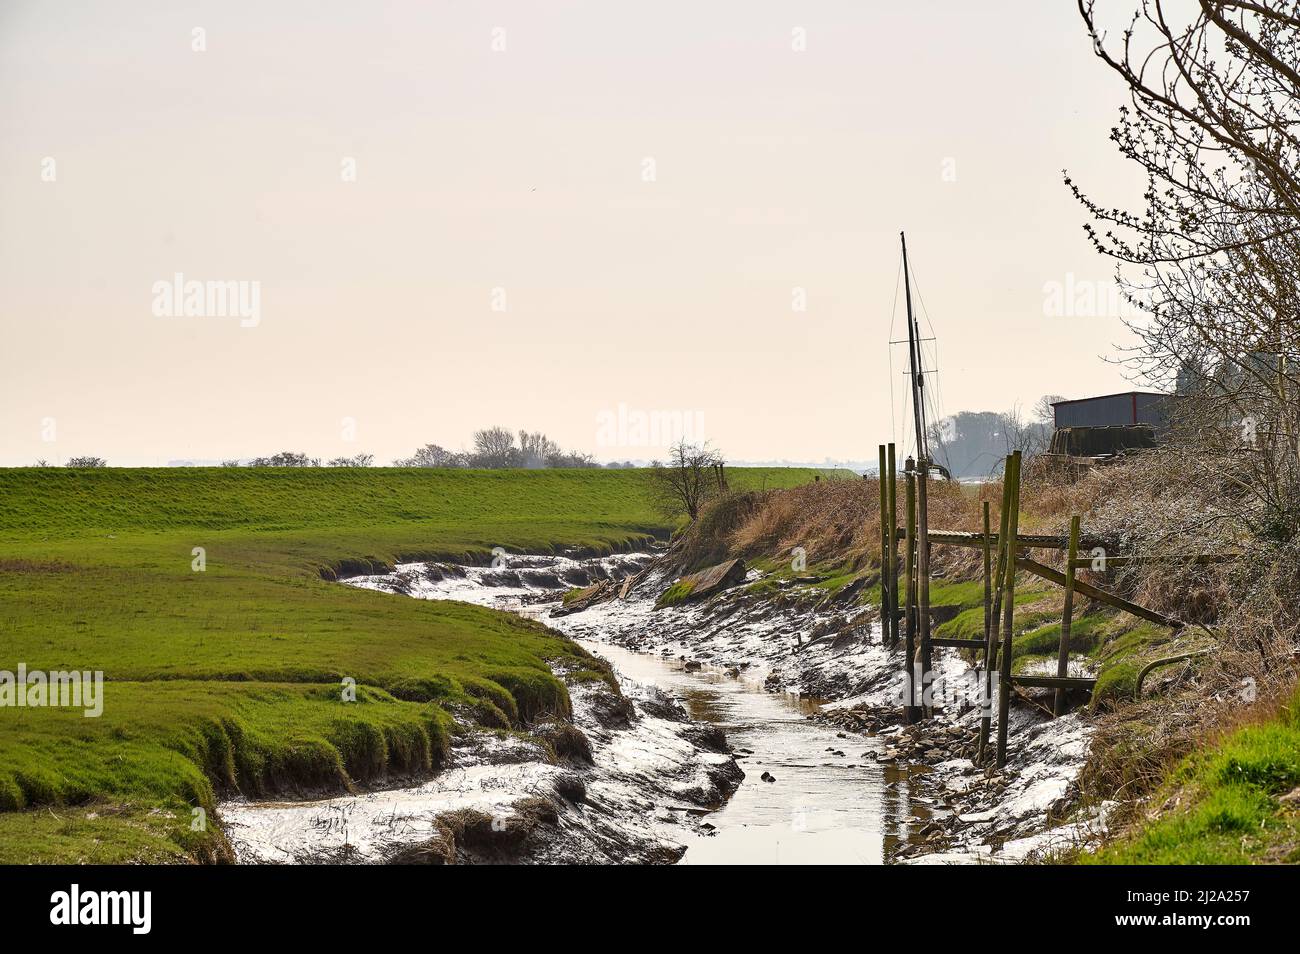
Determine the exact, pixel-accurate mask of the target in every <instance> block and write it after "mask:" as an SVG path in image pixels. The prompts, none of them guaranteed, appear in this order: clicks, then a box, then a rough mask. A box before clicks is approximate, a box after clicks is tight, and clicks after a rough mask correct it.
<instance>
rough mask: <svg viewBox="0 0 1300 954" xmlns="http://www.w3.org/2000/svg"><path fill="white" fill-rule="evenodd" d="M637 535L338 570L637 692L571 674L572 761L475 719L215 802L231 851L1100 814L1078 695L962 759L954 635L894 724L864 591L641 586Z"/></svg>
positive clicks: (827, 842)
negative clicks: (468, 615) (313, 787)
mask: <svg viewBox="0 0 1300 954" xmlns="http://www.w3.org/2000/svg"><path fill="white" fill-rule="evenodd" d="M654 559H655V555H654V554H648V553H631V554H618V555H614V556H610V557H604V558H600V559H585V560H584V559H578V558H571V557H565V556H559V557H555V556H510V557H507V558H506V559H505V560H504V565H498V566H485V567H476V566H457V565H452V564H438V563H432V564H405V565H402V566H399V567H397V569H396V571H395V572H394V573H391V574H385V575H379V576H369V577H356V578H353V579H350V580H348V581H347V582H348V583H349V584H351V585H356V586H362V587H367V588H372V589H381V590H386V591H391V592H398V593H404V594H407V595H410V596H413V597H417V598H423V599H453V600H461V601H465V602H471V603H477V604H479V605H485V606H492V607H495V608H499V609H505V610H511V611H514V612H518V613H521V614H523V615H527V616H531V617H537V618H540V619H542V620H543V621H544V622H546V623H547V624H548V625H550V626H553V627H555V628H556V629H559V630H561V631H563V632H565V633H567V634H569V635H570V636H572V637H574V638H575V639H577V640H578V641H579V642H581V643H582V644H583V645H584V646H585V647H586V648H587V649H589V650H591V651H592V652H595V653H597V654H599V655H603V656H605V657H606V658H607V659H608V660H609V661H610V662H611V663H612V664H613V665H614V667H615V670H616V671H617V673H618V678H619V684H620V686H621V688H622V690H623V694H624V696H625V697H626V698H627V699H628V700H629V701H630V703H631V712H630V714H628V717H627V718H626V721H623V720H621V719H615V720H614V722H613V723H611V721H610V718H609V713H608V710H609V708H610V707H609V704H608V700H604V701H598V700H596V699H594V698H592V697H590V694H589V693H588V692H587V690H584V689H581V688H575V689H574V690H573V696H574V723H575V725H577V726H578V727H579V728H580V729H582V731H583V732H584V733H586V735H587V736H588V738H589V739H590V741H591V749H592V757H593V763H592V764H590V765H574V764H565V765H555V764H551V763H550V762H548V761H547V760H546V757H545V756H546V753H545V752H543V751H541V749H540V748H539V747H535V746H532V747H530V745H529V743H528V742H527V740H526V739H524V740H521V739H519V738H507V739H502V738H500V737H499V736H498V735H493V734H490V733H474V734H472V735H471V736H469V737H468V738H463V739H461V740H459V743H458V745H457V747H456V749H455V752H454V756H453V759H452V765H451V767H450V768H449V769H448V770H446V771H444V772H443V773H441V774H440V775H438V776H437V777H436V778H434V779H432V780H429V781H426V782H424V783H423V784H420V785H418V786H413V787H409V788H402V789H395V790H393V791H384V792H375V793H369V794H365V795H359V796H352V797H346V798H336V799H329V800H324V801H319V802H311V803H278V804H274V805H268V804H265V803H247V802H231V803H226V804H225V805H223V806H222V817H223V820H224V821H225V823H226V825H227V827H228V829H229V830H230V836H231V841H232V843H233V844H234V845H235V849H236V853H237V855H238V857H239V858H240V860H244V861H313V860H329V861H333V860H357V861H377V862H381V861H412V860H414V861H435V862H443V861H469V862H476V861H536V862H564V861H605V862H619V861H633V862H636V861H660V862H662V861H675V860H679V859H680V860H684V861H685V862H686V863H709V862H725V863H745V862H756V863H774V862H783V861H784V862H817V863H829V862H842V863H880V862H882V861H891V860H907V861H912V862H931V863H963V862H966V863H969V862H988V861H992V862H998V861H1006V862H1011V861H1021V860H1024V859H1026V858H1029V857H1034V856H1036V855H1037V854H1041V853H1042V852H1044V851H1051V850H1054V849H1056V848H1059V847H1063V846H1066V845H1068V844H1072V843H1075V842H1079V841H1087V840H1089V839H1091V838H1093V837H1095V836H1096V834H1097V833H1098V831H1099V826H1100V825H1101V823H1102V822H1103V821H1104V818H1103V817H1101V816H1100V815H1099V816H1097V817H1091V818H1085V819H1082V820H1080V819H1075V818H1071V817H1070V813H1071V806H1072V804H1073V797H1074V792H1073V788H1072V786H1073V784H1074V779H1075V778H1076V776H1077V774H1078V771H1079V769H1080V768H1081V766H1082V764H1083V760H1084V758H1085V756H1086V753H1087V746H1088V741H1089V737H1090V730H1089V728H1088V726H1087V725H1086V723H1085V722H1084V721H1083V720H1082V719H1080V718H1079V717H1078V716H1074V715H1072V716H1067V717H1065V718H1063V719H1059V720H1055V721H1050V720H1047V719H1045V717H1044V716H1043V714H1042V713H1041V712H1038V711H1037V710H1035V709H1034V708H1033V707H1031V706H1017V707H1015V708H1013V727H1012V731H1011V746H1010V753H1011V759H1010V762H1009V764H1008V766H1007V767H1006V769H1005V770H1003V771H1002V772H991V771H989V770H986V769H984V768H982V767H979V766H976V765H975V763H974V762H973V761H972V756H973V754H974V744H975V739H976V737H977V733H978V719H979V711H978V709H977V705H976V703H977V696H976V689H977V687H976V684H975V680H974V678H973V675H972V673H971V671H970V669H969V667H968V666H967V665H966V663H965V662H964V661H963V660H962V659H961V658H960V657H959V656H958V654H957V653H956V652H953V651H949V650H940V651H938V652H937V654H936V680H935V683H934V688H933V693H934V698H935V699H936V700H942V704H941V705H940V706H939V710H940V711H938V712H937V714H936V717H935V719H933V720H931V721H930V722H928V723H927V724H926V726H925V727H924V729H919V728H904V727H903V726H901V725H899V724H898V714H899V706H900V702H899V700H900V697H901V688H902V678H901V674H900V673H899V671H898V670H899V665H900V658H899V654H898V653H897V652H892V653H891V652H888V651H886V650H885V649H884V648H883V647H882V646H881V645H880V644H879V635H878V627H877V619H876V616H875V613H874V612H873V611H871V610H869V609H864V608H863V607H860V606H855V605H853V600H852V599H851V598H840V599H835V598H825V599H822V600H820V601H819V602H817V603H814V602H812V601H809V600H799V599H780V598H778V599H774V598H773V594H772V593H770V592H768V593H753V592H749V591H746V590H745V589H744V588H743V587H733V588H731V589H728V590H725V591H724V592H722V593H720V594H718V595H716V596H714V597H712V598H709V599H707V600H702V601H700V602H698V603H688V604H685V605H681V606H675V607H668V608H662V609H656V608H655V606H654V599H655V597H656V596H657V595H658V594H659V593H660V592H661V591H662V590H663V589H664V588H665V587H666V586H667V585H668V583H669V582H671V580H669V579H666V578H664V577H663V576H662V575H660V574H659V572H658V571H657V569H656V568H655V567H654V565H653V561H654ZM498 562H501V561H498ZM638 573H640V574H641V579H640V582H639V583H638V584H637V586H636V588H635V589H634V590H633V591H632V592H631V593H629V594H627V595H626V598H621V599H611V600H608V601H605V602H599V603H597V604H596V605H593V606H590V607H589V608H586V609H584V610H582V611H581V612H578V613H574V614H571V615H568V614H565V612H564V610H563V608H562V607H561V604H560V595H561V593H562V592H564V591H565V590H568V589H571V588H575V587H584V586H588V585H590V584H593V583H597V582H599V581H601V580H609V581H621V580H625V579H627V578H628V577H631V576H634V575H636V574H638ZM756 578H757V574H755V573H754V572H753V571H751V572H750V576H749V580H750V581H753V580H754V579H756ZM611 695H612V694H611ZM719 730H720V731H719ZM723 733H725V736H726V740H727V742H724V741H723ZM728 743H729V747H730V749H731V750H732V752H734V756H733V754H732V753H730V752H728ZM739 766H743V782H742V772H741V770H740V768H739ZM737 786H738V787H737ZM733 792H734V794H733ZM1067 818H1069V819H1070V823H1069V824H1062V822H1063V821H1064V820H1066V819H1067ZM683 856H684V857H683Z"/></svg>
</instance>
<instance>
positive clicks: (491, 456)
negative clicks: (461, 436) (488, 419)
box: [470, 427, 522, 468]
mask: <svg viewBox="0 0 1300 954" xmlns="http://www.w3.org/2000/svg"><path fill="white" fill-rule="evenodd" d="M470 460H471V466H474V467H493V468H501V467H518V466H519V465H520V463H521V462H522V458H521V457H520V453H519V448H518V447H516V446H515V435H514V434H512V433H511V432H510V431H508V430H506V429H505V428H504V427H485V428H483V429H482V430H480V431H475V432H474V454H473V456H472V457H471V458H470Z"/></svg>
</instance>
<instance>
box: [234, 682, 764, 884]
mask: <svg viewBox="0 0 1300 954" xmlns="http://www.w3.org/2000/svg"><path fill="white" fill-rule="evenodd" d="M560 675H563V674H560ZM622 689H623V692H622V694H621V695H618V694H615V693H612V692H611V691H609V689H608V688H606V687H604V686H603V685H601V684H594V683H590V682H580V683H576V684H571V685H570V696H571V699H572V702H573V725H574V726H575V727H576V728H578V729H579V730H580V731H581V732H582V734H583V735H584V736H585V738H586V741H587V743H588V744H589V748H590V757H589V758H588V757H587V755H586V753H585V752H583V751H582V749H583V748H585V746H583V745H582V744H581V743H578V744H576V745H571V746H569V747H567V749H566V750H567V751H569V752H570V755H569V757H567V758H556V756H555V754H554V753H555V751H556V750H557V749H561V748H566V747H564V746H558V745H551V746H548V745H547V744H544V743H543V742H542V740H541V738H540V737H531V736H529V735H527V734H525V733H505V732H489V731H482V730H474V731H470V732H468V733H466V734H465V735H462V736H460V737H458V738H457V739H456V741H455V743H454V745H453V749H452V756H451V760H450V765H449V767H448V768H447V769H445V770H444V771H442V772H440V773H439V774H438V775H436V776H435V777H433V778H431V779H428V780H426V781H424V782H422V783H421V784H419V785H414V786H410V787H405V788H393V789H388V790H382V791H373V792H367V793H365V794H360V795H348V796H343V797H338V798H329V799H322V800H318V801H292V802H287V801H286V802H253V801H247V800H242V799H241V800H234V801H228V802H224V803H223V804H222V805H221V806H220V815H221V819H222V822H223V824H224V825H225V828H226V832H227V835H228V837H229V839H230V842H231V845H232V846H233V848H234V850H235V855H236V858H237V860H238V861H240V862H244V863H280V862H282V863H316V862H329V863H338V862H357V863H382V862H389V863H425V864H449V863H457V862H459V863H490V862H513V863H521V862H522V863H544V864H546V863H551V864H553V863H566V862H582V863H611V864H613V863H620V862H633V863H662V862H672V861H675V860H677V859H678V858H680V857H681V854H682V852H683V851H684V850H685V846H684V837H685V835H686V833H687V831H688V830H690V829H693V828H694V827H695V826H696V825H697V823H698V822H697V819H698V818H699V817H700V816H702V815H703V814H704V813H706V812H707V811H708V810H709V809H711V808H716V807H718V806H719V805H721V804H722V803H723V802H725V800H726V798H727V796H728V795H730V794H731V792H733V791H734V790H735V788H736V786H737V785H738V784H739V783H740V780H741V778H742V776H743V773H742V771H741V769H740V767H739V766H738V764H737V763H736V761H735V759H734V758H733V757H732V755H731V754H730V753H729V752H728V751H727V750H726V748H725V742H724V740H723V739H722V738H721V737H720V736H718V735H717V734H715V733H709V732H707V731H701V729H700V728H699V727H698V726H696V725H693V724H692V723H690V722H689V721H688V720H687V719H686V715H685V713H684V712H683V711H682V710H681V708H680V707H679V706H678V705H677V704H676V703H675V702H674V701H673V700H672V699H671V698H668V697H667V696H665V695H663V694H662V693H659V692H657V691H655V690H653V689H647V688H645V687H641V686H637V685H635V684H632V683H630V682H625V683H623V684H622Z"/></svg>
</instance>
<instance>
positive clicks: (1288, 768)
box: [1082, 691, 1300, 865]
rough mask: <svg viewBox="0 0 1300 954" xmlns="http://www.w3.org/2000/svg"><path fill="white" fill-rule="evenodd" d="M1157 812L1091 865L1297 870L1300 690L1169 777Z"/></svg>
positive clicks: (1091, 859) (1088, 859)
mask: <svg viewBox="0 0 1300 954" xmlns="http://www.w3.org/2000/svg"><path fill="white" fill-rule="evenodd" d="M1151 804H1152V805H1153V806H1154V807H1155V808H1156V810H1155V811H1154V812H1153V813H1151V815H1150V816H1149V817H1148V818H1146V819H1144V820H1143V822H1142V823H1140V824H1138V825H1137V826H1135V827H1134V828H1132V829H1130V830H1129V831H1127V832H1125V833H1124V834H1123V835H1121V837H1120V838H1119V839H1118V840H1117V841H1116V842H1114V843H1113V844H1111V845H1109V846H1107V847H1106V848H1104V849H1103V850H1101V851H1100V852H1098V853H1096V854H1094V855H1087V856H1084V857H1083V858H1082V860H1083V861H1085V862H1088V863H1092V864H1139V865H1230V864H1297V863H1300V691H1297V692H1296V693H1295V694H1294V695H1293V696H1292V697H1291V698H1290V699H1289V700H1286V701H1285V702H1284V703H1283V704H1281V705H1279V706H1277V708H1276V709H1275V710H1273V711H1265V712H1259V713H1254V714H1253V721H1251V722H1250V723H1249V724H1246V725H1242V726H1240V727H1238V728H1235V729H1232V730H1230V731H1228V732H1226V733H1225V734H1224V735H1223V737H1222V738H1221V739H1219V740H1217V741H1215V742H1214V743H1212V744H1210V745H1208V746H1207V747H1205V748H1204V749H1202V750H1200V751H1197V752H1195V753H1193V754H1192V755H1190V756H1188V757H1187V758H1186V759H1185V760H1184V761H1183V762H1182V763H1181V764H1180V765H1179V766H1178V767H1177V768H1175V769H1174V770H1173V771H1172V772H1170V773H1169V777H1168V779H1167V781H1166V782H1165V784H1164V786H1163V787H1162V788H1161V789H1160V790H1159V791H1158V792H1156V794H1155V796H1154V797H1153V798H1152V800H1151Z"/></svg>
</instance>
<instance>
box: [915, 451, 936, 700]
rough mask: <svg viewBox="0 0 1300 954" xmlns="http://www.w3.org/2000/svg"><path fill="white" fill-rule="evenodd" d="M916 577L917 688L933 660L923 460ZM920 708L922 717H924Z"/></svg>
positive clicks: (918, 484)
mask: <svg viewBox="0 0 1300 954" xmlns="http://www.w3.org/2000/svg"><path fill="white" fill-rule="evenodd" d="M916 467H917V472H916V521H917V530H916V533H917V538H916V575H917V585H918V586H919V597H920V598H919V600H918V601H917V620H916V625H917V630H918V633H919V635H920V646H919V647H918V648H917V651H918V655H919V656H920V663H921V680H922V681H921V686H922V690H924V687H925V679H926V677H927V676H929V677H930V678H933V666H934V659H933V656H932V651H931V648H930V514H929V505H928V494H927V490H926V484H927V483H929V480H930V462H929V461H927V460H926V459H925V458H924V457H922V458H921V459H919V460H918V461H917V462H916ZM925 708H926V707H925V706H924V704H923V705H922V714H923V715H928V714H929V713H928V712H926V711H925Z"/></svg>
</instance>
